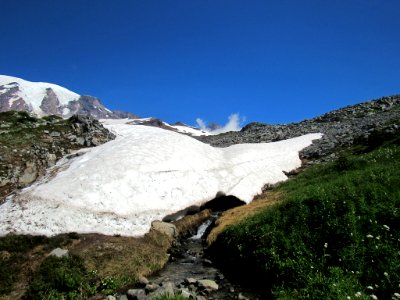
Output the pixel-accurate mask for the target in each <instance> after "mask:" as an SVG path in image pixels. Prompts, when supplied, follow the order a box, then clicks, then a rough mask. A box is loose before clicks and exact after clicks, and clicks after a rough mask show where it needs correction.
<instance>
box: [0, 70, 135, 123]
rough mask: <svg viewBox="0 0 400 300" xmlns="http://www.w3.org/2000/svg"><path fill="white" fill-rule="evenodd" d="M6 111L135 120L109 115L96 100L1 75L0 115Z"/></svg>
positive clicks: (111, 112)
mask: <svg viewBox="0 0 400 300" xmlns="http://www.w3.org/2000/svg"><path fill="white" fill-rule="evenodd" d="M9 110H19V111H29V112H32V113H34V114H36V115H37V116H45V115H58V116H62V117H70V116H72V115H73V114H84V115H91V116H93V117H95V118H96V119H100V118H136V117H137V116H136V115H134V114H131V113H124V112H120V111H111V110H109V109H107V108H106V107H104V105H103V104H102V103H101V102H100V100H99V99H97V98H95V97H92V96H81V95H78V94H77V93H74V92H72V91H70V90H68V89H66V88H63V87H61V86H59V85H56V84H52V83H45V82H31V81H27V80H23V79H21V78H17V77H12V76H6V75H0V112H3V111H9Z"/></svg>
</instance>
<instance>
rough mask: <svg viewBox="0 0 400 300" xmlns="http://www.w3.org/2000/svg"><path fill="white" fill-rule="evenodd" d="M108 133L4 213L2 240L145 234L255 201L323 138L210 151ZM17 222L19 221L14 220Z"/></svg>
mask: <svg viewBox="0 0 400 300" xmlns="http://www.w3.org/2000/svg"><path fill="white" fill-rule="evenodd" d="M111 121H112V122H111V123H112V125H106V127H107V128H108V129H109V130H111V131H112V132H114V133H115V134H116V135H117V138H116V139H115V140H114V141H110V142H108V143H106V144H103V145H100V146H98V147H96V148H93V149H91V150H89V151H87V152H86V153H85V154H84V155H83V156H80V157H77V158H75V159H72V160H69V161H65V160H64V161H62V162H61V164H59V165H58V166H57V167H58V168H61V167H62V168H63V169H65V171H63V172H60V173H59V174H57V175H56V176H55V178H53V179H51V180H50V181H48V182H42V183H37V184H35V185H34V186H32V187H31V188H28V189H25V190H24V191H23V192H22V193H20V195H18V196H17V197H14V198H13V199H9V200H8V201H7V202H6V203H5V204H3V205H2V206H1V207H0V216H1V222H0V234H1V235H4V234H6V233H9V232H16V233H24V234H45V235H54V234H57V233H62V232H71V231H76V232H99V233H104V234H111V235H112V234H121V235H125V236H132V235H141V234H144V233H146V232H147V231H148V230H149V228H150V223H151V221H153V220H155V219H160V218H163V217H164V216H166V215H169V214H172V213H175V212H177V211H179V210H183V209H185V208H187V207H189V206H193V205H198V206H200V205H201V204H204V203H205V202H207V201H209V200H212V199H213V198H214V197H215V196H216V195H217V194H219V193H222V194H226V195H233V196H236V197H238V198H239V199H241V200H243V201H245V202H250V201H251V200H252V198H253V197H254V196H255V195H256V194H257V193H260V192H261V188H262V187H263V186H264V184H266V183H276V182H278V181H282V180H285V179H286V178H287V177H286V176H285V174H284V173H283V171H285V172H288V171H290V170H292V169H294V168H297V167H299V166H300V164H301V162H300V160H299V158H298V151H300V150H301V149H302V148H304V147H307V146H308V145H310V144H311V143H312V140H314V139H318V138H320V135H319V134H312V135H306V136H302V137H298V138H296V139H292V140H287V141H281V142H278V143H270V144H256V145H236V146H232V147H228V148H226V149H218V148H213V147H211V146H209V145H206V144H204V143H201V142H199V141H197V140H195V139H193V138H190V137H187V136H185V135H182V134H178V133H175V132H171V131H167V130H163V129H159V128H153V127H148V126H134V125H128V124H116V122H115V121H113V120H111ZM17 216H18V217H17Z"/></svg>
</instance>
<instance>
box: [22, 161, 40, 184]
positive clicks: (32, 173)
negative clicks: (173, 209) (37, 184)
mask: <svg viewBox="0 0 400 300" xmlns="http://www.w3.org/2000/svg"><path fill="white" fill-rule="evenodd" d="M37 177H38V169H37V166H36V164H35V162H33V161H32V162H27V163H26V168H25V170H24V173H23V174H22V176H20V177H19V179H18V183H19V184H20V185H21V186H26V185H28V184H30V183H32V182H34V181H35V180H36V178H37Z"/></svg>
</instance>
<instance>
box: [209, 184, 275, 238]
mask: <svg viewBox="0 0 400 300" xmlns="http://www.w3.org/2000/svg"><path fill="white" fill-rule="evenodd" d="M281 196H282V192H278V191H274V190H268V191H265V192H264V193H262V194H261V195H259V196H257V197H255V199H254V200H253V201H252V202H250V203H249V204H247V205H242V206H238V207H235V208H232V209H229V210H227V211H225V212H224V213H223V214H222V215H221V216H220V217H219V218H218V219H217V220H216V222H215V224H214V227H213V228H212V230H211V231H210V233H209V234H208V236H207V245H211V244H212V243H213V242H214V241H215V240H216V239H217V237H218V235H219V234H221V233H222V231H223V230H224V229H225V228H226V227H227V226H229V225H233V224H237V223H239V222H240V221H242V220H244V219H245V218H247V217H249V216H252V215H254V214H256V213H257V212H259V211H260V210H262V209H264V208H266V207H269V206H272V205H275V204H276V203H278V202H279V201H280V200H281V198H282V197H281Z"/></svg>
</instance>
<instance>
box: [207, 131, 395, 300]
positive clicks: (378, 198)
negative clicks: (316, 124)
mask: <svg viewBox="0 0 400 300" xmlns="http://www.w3.org/2000/svg"><path fill="white" fill-rule="evenodd" d="M392 138H393V137H392ZM375 141H376V139H375ZM371 145H373V147H372V146H371ZM371 145H367V146H368V147H367V148H365V147H364V149H367V150H368V151H370V152H368V153H364V154H361V155H352V154H351V153H344V154H343V156H342V157H341V158H340V159H339V160H337V161H336V162H334V163H330V164H326V165H320V166H315V167H313V168H310V169H307V170H305V171H304V172H303V173H301V174H300V175H298V176H297V177H296V178H294V179H292V180H289V181H287V182H285V183H283V184H281V185H280V186H279V187H278V188H277V189H275V190H274V192H275V193H281V194H282V200H281V201H280V202H279V204H276V205H273V206H271V207H268V208H264V209H262V210H261V211H259V212H258V213H255V214H252V216H250V217H248V218H246V219H244V220H242V221H241V222H239V224H236V225H231V226H228V227H226V228H225V230H224V231H223V232H222V233H221V234H220V235H219V236H218V237H217V238H216V241H215V242H214V243H213V244H212V245H211V246H210V249H209V253H210V254H211V255H212V256H213V260H214V261H217V262H220V263H221V265H222V267H223V268H225V269H226V270H228V271H230V273H236V274H237V273H238V272H237V270H239V269H242V270H243V271H241V272H240V273H241V274H246V277H247V279H248V281H250V282H252V283H253V284H254V283H257V284H258V285H259V286H262V287H264V291H263V292H264V294H267V296H268V297H275V298H278V299H348V297H350V298H351V299H355V298H359V299H371V297H377V298H378V299H392V297H395V298H396V297H397V296H396V295H398V294H396V293H400V251H399V249H400V231H399V229H400V148H399V146H398V139H396V138H393V139H392V140H391V142H388V140H387V139H386V140H382V141H380V142H379V143H375V142H374V143H371ZM382 145H384V146H382ZM373 149H374V150H373ZM358 151H359V149H358ZM241 279H242V280H244V279H246V278H241ZM395 298H393V299H395Z"/></svg>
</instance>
